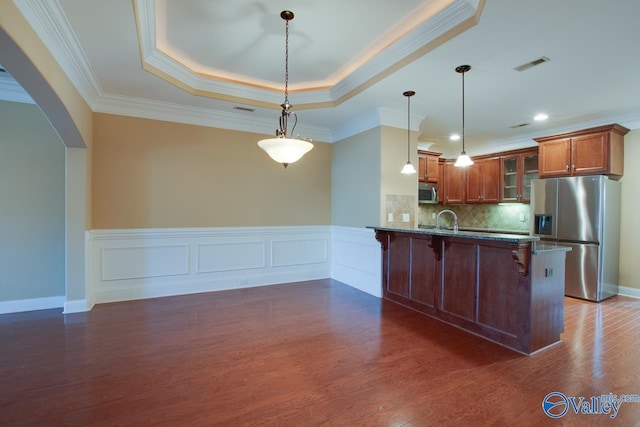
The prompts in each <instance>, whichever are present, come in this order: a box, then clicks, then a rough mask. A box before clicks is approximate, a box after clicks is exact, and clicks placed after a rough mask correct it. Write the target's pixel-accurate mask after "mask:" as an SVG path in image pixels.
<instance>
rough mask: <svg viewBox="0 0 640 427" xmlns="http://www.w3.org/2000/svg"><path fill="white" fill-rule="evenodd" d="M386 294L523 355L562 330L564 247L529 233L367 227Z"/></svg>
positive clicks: (557, 336)
mask: <svg viewBox="0 0 640 427" xmlns="http://www.w3.org/2000/svg"><path fill="white" fill-rule="evenodd" d="M369 228H373V229H375V231H376V239H377V240H378V241H379V242H380V243H381V245H382V266H383V267H382V288H383V297H384V298H385V299H387V300H390V301H394V302H396V303H399V304H402V305H405V306H407V307H409V308H412V309H414V310H417V311H420V312H422V313H425V314H427V315H429V316H432V317H434V318H436V319H439V320H441V321H444V322H446V323H449V324H451V325H454V326H456V327H459V328H461V329H464V330H466V331H468V332H471V333H473V334H476V335H479V336H482V337H484V338H487V339H489V340H491V341H494V342H496V343H498V344H500V345H503V346H506V347H509V348H511V349H513V350H516V351H518V352H520V353H523V354H527V355H531V354H533V353H535V352H537V351H540V350H542V349H544V348H545V347H548V346H551V345H553V344H555V343H558V342H559V341H560V334H561V333H562V332H563V330H564V266H565V255H566V251H568V250H570V249H569V248H565V247H558V246H540V245H539V244H538V243H537V242H538V238H537V237H535V236H525V235H518V234H502V233H487V232H473V231H459V232H458V231H455V232H454V231H450V230H442V229H420V228H417V229H414V228H406V229H404V228H386V227H369Z"/></svg>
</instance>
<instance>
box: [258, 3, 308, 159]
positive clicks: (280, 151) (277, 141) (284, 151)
mask: <svg viewBox="0 0 640 427" xmlns="http://www.w3.org/2000/svg"><path fill="white" fill-rule="evenodd" d="M280 17H281V18H282V19H284V20H285V21H286V26H285V62H284V64H285V65H284V66H285V71H284V103H282V104H280V106H281V107H282V113H281V115H280V127H279V129H277V130H276V138H269V139H263V140H261V141H258V146H259V147H260V148H262V149H263V150H264V151H266V153H267V154H268V155H269V156H270V157H271V158H272V159H273V160H275V161H276V162H278V163H282V165H283V166H284V167H285V168H286V167H287V166H288V165H289V164H290V163H293V162H296V161H298V160H300V158H301V157H302V156H304V155H305V154H306V153H308V152H309V151H310V150H311V149H312V148H313V144H312V143H311V142H309V141H307V140H304V139H299V138H292V137H289V136H288V135H287V131H288V129H287V128H288V122H289V118H290V117H292V118H293V127H292V128H291V133H293V131H294V130H295V128H296V124H297V123H298V117H297V116H296V113H294V112H292V111H291V107H293V105H291V104H289V21H291V20H292V19H293V17H294V15H293V12H291V11H289V10H283V11H282V12H281V13H280Z"/></svg>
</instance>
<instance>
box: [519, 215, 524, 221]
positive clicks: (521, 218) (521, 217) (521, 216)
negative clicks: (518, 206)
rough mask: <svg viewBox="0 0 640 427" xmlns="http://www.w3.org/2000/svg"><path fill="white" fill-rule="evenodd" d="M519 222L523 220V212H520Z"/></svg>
mask: <svg viewBox="0 0 640 427" xmlns="http://www.w3.org/2000/svg"><path fill="white" fill-rule="evenodd" d="M520 222H524V214H523V213H521V214H520Z"/></svg>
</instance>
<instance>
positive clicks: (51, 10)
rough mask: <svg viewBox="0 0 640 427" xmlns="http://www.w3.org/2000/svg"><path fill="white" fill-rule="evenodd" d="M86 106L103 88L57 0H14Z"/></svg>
mask: <svg viewBox="0 0 640 427" xmlns="http://www.w3.org/2000/svg"><path fill="white" fill-rule="evenodd" d="M14 3H15V5H16V7H17V8H18V9H19V10H20V13H22V15H23V16H24V17H25V19H26V20H27V22H29V24H30V25H31V27H33V29H34V31H35V32H36V34H38V37H40V39H41V40H42V42H43V43H44V44H45V46H46V47H47V49H48V50H49V51H50V52H51V54H52V55H53V57H54V58H55V59H56V61H57V62H58V64H59V65H60V67H61V68H62V69H63V70H64V72H65V74H66V75H67V77H69V80H70V81H71V83H72V84H73V85H74V87H75V88H76V89H77V90H78V92H79V93H80V95H81V96H82V98H83V99H84V100H85V102H86V103H87V104H88V105H89V106H93V104H94V102H95V101H96V99H97V98H99V97H100V96H101V95H102V93H103V91H102V88H101V87H100V83H99V82H98V79H97V78H96V76H95V73H94V72H93V69H92V68H91V65H90V64H89V61H88V60H87V58H86V56H85V55H84V52H83V51H82V48H81V47H80V43H78V39H77V38H76V36H75V34H74V33H73V30H72V29H71V26H70V25H69V21H68V20H67V18H66V16H65V15H64V12H63V11H62V8H61V7H60V4H59V3H58V0H14Z"/></svg>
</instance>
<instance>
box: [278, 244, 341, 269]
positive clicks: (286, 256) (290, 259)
mask: <svg viewBox="0 0 640 427" xmlns="http://www.w3.org/2000/svg"><path fill="white" fill-rule="evenodd" d="M328 245H329V241H328V240H326V239H314V240H275V241H273V242H271V257H272V260H271V265H273V266H274V267H286V266H292V265H305V264H322V263H326V262H327V261H328V260H329V253H328Z"/></svg>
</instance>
